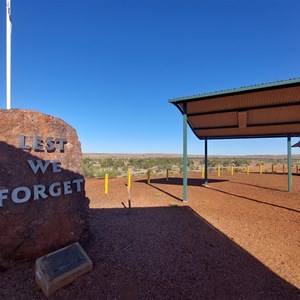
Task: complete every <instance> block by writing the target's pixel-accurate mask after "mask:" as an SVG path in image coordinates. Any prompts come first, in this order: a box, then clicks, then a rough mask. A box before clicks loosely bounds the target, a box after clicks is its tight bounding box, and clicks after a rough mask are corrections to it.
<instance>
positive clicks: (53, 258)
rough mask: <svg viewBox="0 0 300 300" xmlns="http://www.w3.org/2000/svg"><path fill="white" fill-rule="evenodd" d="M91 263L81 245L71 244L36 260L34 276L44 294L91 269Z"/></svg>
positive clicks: (47, 294)
mask: <svg viewBox="0 0 300 300" xmlns="http://www.w3.org/2000/svg"><path fill="white" fill-rule="evenodd" d="M92 268H93V263H92V261H91V260H90V258H89V257H88V256H87V254H86V253H85V252H84V250H83V249H82V247H81V246H80V245H79V244H78V243H75V244H72V245H70V246H67V247H65V248H62V249H59V250H57V251H55V252H52V253H50V254H47V255H45V256H42V257H40V258H38V259H37V260H36V268H35V278H36V282H37V284H38V285H39V286H40V287H41V288H42V290H43V292H44V293H45V294H46V296H49V295H51V294H52V293H53V292H55V291H56V290H58V289H59V288H61V287H63V286H65V285H67V284H69V283H71V282H72V281H73V280H74V279H76V278H77V277H79V276H80V275H82V274H84V273H86V272H88V271H90V270H92Z"/></svg>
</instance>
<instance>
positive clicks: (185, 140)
mask: <svg viewBox="0 0 300 300" xmlns="http://www.w3.org/2000/svg"><path fill="white" fill-rule="evenodd" d="M182 115H183V202H187V104H186V103H183V114H182Z"/></svg>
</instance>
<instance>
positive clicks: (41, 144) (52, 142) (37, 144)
mask: <svg viewBox="0 0 300 300" xmlns="http://www.w3.org/2000/svg"><path fill="white" fill-rule="evenodd" d="M28 138H30V137H29V136H25V135H20V136H19V148H20V149H25V150H31V149H32V150H34V151H37V152H42V151H45V150H46V151H47V152H54V151H55V150H56V146H57V144H58V149H59V151H60V152H64V151H65V144H66V143H67V140H66V139H63V138H53V137H46V139H45V140H43V138H42V137H40V136H38V135H34V136H33V137H32V145H31V146H29V145H26V140H28Z"/></svg>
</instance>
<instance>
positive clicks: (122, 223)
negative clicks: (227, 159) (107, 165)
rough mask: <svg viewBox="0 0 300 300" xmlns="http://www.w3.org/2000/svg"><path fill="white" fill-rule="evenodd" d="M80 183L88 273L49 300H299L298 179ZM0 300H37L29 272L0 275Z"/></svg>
mask: <svg viewBox="0 0 300 300" xmlns="http://www.w3.org/2000/svg"><path fill="white" fill-rule="evenodd" d="M198 176H199V173H198V174H190V175H189V178H190V179H189V181H188V184H189V187H188V203H183V202H182V201H181V199H182V179H180V178H174V177H173V178H169V181H168V182H167V181H166V179H165V178H155V179H152V180H151V183H150V184H147V180H146V179H138V178H133V179H132V187H131V195H130V201H129V195H128V189H127V186H126V184H127V179H126V178H116V179H110V180H109V192H108V194H104V181H103V180H97V179H93V180H87V181H86V191H87V196H88V197H89V199H90V207H91V211H90V226H91V237H92V238H91V241H90V243H89V244H88V245H84V248H85V250H86V251H87V253H88V255H89V256H90V258H91V259H92V261H93V263H94V269H93V270H92V271H91V272H90V273H88V274H85V275H84V276H82V277H80V278H79V279H77V280H76V281H75V282H73V283H72V284H71V285H69V286H67V287H64V288H62V289H60V290H59V291H57V292H56V293H55V294H54V295H53V296H52V297H51V298H52V299H100V298H101V299H300V292H299V289H300V255H299V254H300V230H299V229H300V176H298V175H295V176H293V192H292V193H288V192H287V175H282V174H274V175H271V174H262V175H260V174H250V175H246V174H235V175H234V176H230V175H224V174H222V176H221V177H217V176H216V174H210V178H211V179H210V182H209V185H208V187H204V186H202V185H201V183H203V181H202V180H201V179H198V178H197V177H198ZM0 277H1V280H0V298H1V299H44V296H43V294H42V292H41V291H40V290H39V289H38V288H37V286H36V284H35V282H34V263H33V262H29V263H25V264H22V265H20V266H18V267H16V268H14V269H11V270H8V271H6V272H3V273H0Z"/></svg>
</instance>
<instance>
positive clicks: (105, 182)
mask: <svg viewBox="0 0 300 300" xmlns="http://www.w3.org/2000/svg"><path fill="white" fill-rule="evenodd" d="M104 193H105V194H107V193H108V174H105V180H104Z"/></svg>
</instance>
